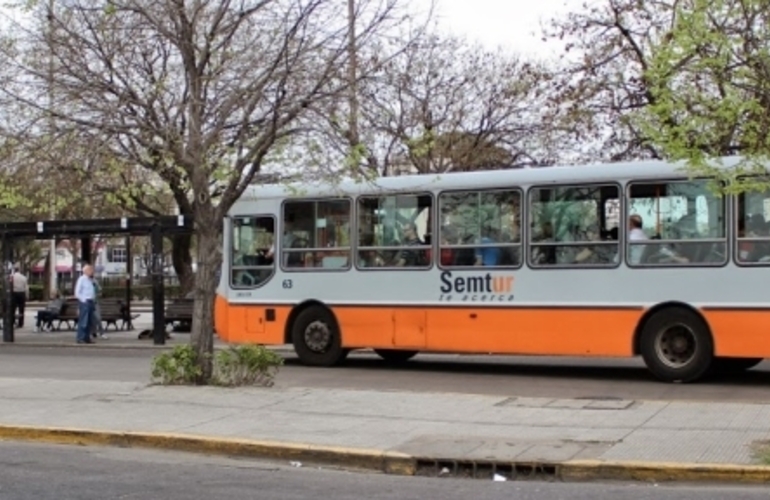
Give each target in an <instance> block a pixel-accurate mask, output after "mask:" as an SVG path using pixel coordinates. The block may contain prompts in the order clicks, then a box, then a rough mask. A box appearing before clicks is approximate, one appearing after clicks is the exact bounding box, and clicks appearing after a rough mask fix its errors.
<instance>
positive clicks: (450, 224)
mask: <svg viewBox="0 0 770 500" xmlns="http://www.w3.org/2000/svg"><path fill="white" fill-rule="evenodd" d="M439 219H440V221H441V223H440V224H439V226H440V227H439V256H440V258H439V264H440V265H441V266H442V267H470V266H484V267H519V266H520V265H521V192H520V191H519V190H504V191H503V190H501V191H453V192H445V193H441V195H440V196H439Z"/></svg>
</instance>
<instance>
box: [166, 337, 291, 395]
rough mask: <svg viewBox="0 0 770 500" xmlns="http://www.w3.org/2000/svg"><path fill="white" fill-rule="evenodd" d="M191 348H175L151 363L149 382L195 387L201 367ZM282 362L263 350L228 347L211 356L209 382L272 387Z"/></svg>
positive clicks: (248, 345)
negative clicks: (211, 369) (192, 385)
mask: <svg viewBox="0 0 770 500" xmlns="http://www.w3.org/2000/svg"><path fill="white" fill-rule="evenodd" d="M199 361H200V360H199V359H198V354H197V351H196V350H195V348H194V347H193V346H192V345H190V344H185V345H179V346H176V347H175V348H174V349H173V350H172V351H171V352H164V353H161V354H159V355H157V356H155V358H154V359H153V361H152V378H153V381H154V382H156V383H160V384H162V385H183V384H194V383H196V382H197V381H199V380H200V377H201V375H202V371H201V363H200V362H199ZM282 365H283V358H281V357H280V356H279V355H277V354H276V353H274V352H273V351H270V350H269V349H266V348H264V347H263V346H258V345H253V344H246V345H239V346H231V347H229V348H228V349H226V350H224V351H220V352H218V353H217V354H216V355H215V356H214V367H213V377H212V380H211V381H212V382H213V383H215V384H217V385H222V386H227V387H235V386H244V385H260V386H264V387H270V386H272V385H273V380H274V378H275V375H276V374H277V373H278V369H279V368H280V367H281V366H282Z"/></svg>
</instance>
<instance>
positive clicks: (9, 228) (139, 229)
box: [0, 215, 193, 345]
mask: <svg viewBox="0 0 770 500" xmlns="http://www.w3.org/2000/svg"><path fill="white" fill-rule="evenodd" d="M192 232H193V223H192V219H190V218H186V217H184V216H182V215H178V216H174V215H172V216H161V217H123V218H119V219H80V220H51V221H39V222H0V247H1V249H0V253H1V254H2V261H3V266H2V271H0V273H2V276H3V278H4V279H3V291H4V293H3V296H2V297H3V301H4V302H5V307H4V308H3V309H4V312H3V342H14V325H13V309H12V289H11V286H10V278H11V273H13V261H14V255H13V243H14V241H16V240H18V239H27V238H34V239H38V240H52V239H59V238H70V239H79V240H80V241H81V245H80V249H81V250H80V252H81V255H80V257H81V261H83V262H91V261H92V258H91V240H92V238H93V237H94V236H97V235H111V236H120V235H124V236H125V237H126V238H130V237H132V236H149V237H150V253H151V258H150V265H149V272H150V275H151V279H152V317H153V342H154V344H156V345H163V344H165V343H166V332H165V330H166V325H165V318H164V303H165V297H164V295H165V294H164V286H163V237H164V236H169V235H174V234H189V233H192ZM126 248H127V249H130V248H131V246H130V245H127V247H126ZM129 252H130V250H129ZM127 261H128V262H127V264H128V266H129V268H128V270H127V271H128V277H127V280H126V306H127V307H128V314H129V315H130V314H131V310H130V307H131V268H130V265H131V264H130V263H131V256H130V255H128V256H127ZM52 264H53V263H52Z"/></svg>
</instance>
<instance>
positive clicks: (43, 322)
mask: <svg viewBox="0 0 770 500" xmlns="http://www.w3.org/2000/svg"><path fill="white" fill-rule="evenodd" d="M62 307H64V299H62V298H59V293H58V292H57V291H56V290H54V291H52V292H51V300H49V301H48V304H46V306H45V309H43V310H41V311H38V312H37V321H36V322H35V332H36V333H37V332H39V331H40V329H41V328H42V329H43V330H44V331H47V332H50V331H51V330H53V321H54V320H55V319H56V318H58V317H59V315H60V314H61V310H62Z"/></svg>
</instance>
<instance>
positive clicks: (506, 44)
mask: <svg viewBox="0 0 770 500" xmlns="http://www.w3.org/2000/svg"><path fill="white" fill-rule="evenodd" d="M583 1H584V0H435V2H436V7H435V14H434V17H435V18H436V20H437V22H438V26H439V29H441V30H444V31H448V32H452V33H456V34H462V35H465V36H467V37H468V38H469V39H471V40H475V41H479V42H481V43H482V44H484V45H485V46H487V47H489V48H491V49H492V48H497V47H502V48H504V49H506V50H510V51H513V52H516V53H518V54H521V55H526V56H535V57H545V58H548V57H552V56H555V55H556V54H557V52H558V51H559V46H558V45H557V44H555V43H546V42H543V41H542V36H541V22H543V21H547V20H548V19H549V18H552V17H554V16H558V15H560V14H564V13H566V12H569V11H576V10H578V9H580V7H581V5H582V4H583ZM411 2H413V4H414V5H415V6H418V8H419V9H421V10H422V9H424V8H428V7H429V6H430V3H431V0H411Z"/></svg>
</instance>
